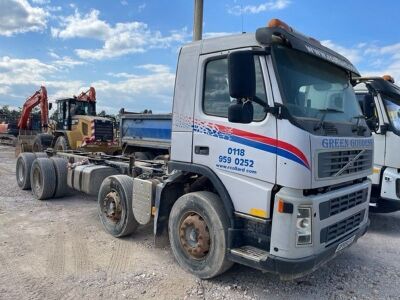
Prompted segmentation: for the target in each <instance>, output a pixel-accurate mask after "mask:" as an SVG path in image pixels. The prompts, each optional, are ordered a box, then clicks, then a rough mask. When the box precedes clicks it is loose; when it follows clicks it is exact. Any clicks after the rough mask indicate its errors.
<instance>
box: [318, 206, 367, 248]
mask: <svg viewBox="0 0 400 300" xmlns="http://www.w3.org/2000/svg"><path fill="white" fill-rule="evenodd" d="M364 215H365V209H364V210H362V211H360V212H358V213H356V214H354V215H352V216H350V217H348V218H347V219H344V220H342V221H339V222H337V223H335V224H333V225H330V226H328V227H325V228H323V229H322V230H321V232H320V243H321V244H322V243H331V242H333V241H335V240H336V239H337V238H339V237H341V236H342V235H345V234H346V233H350V232H351V231H353V230H354V229H356V228H357V227H358V226H359V225H360V224H361V222H362V221H363V219H364Z"/></svg>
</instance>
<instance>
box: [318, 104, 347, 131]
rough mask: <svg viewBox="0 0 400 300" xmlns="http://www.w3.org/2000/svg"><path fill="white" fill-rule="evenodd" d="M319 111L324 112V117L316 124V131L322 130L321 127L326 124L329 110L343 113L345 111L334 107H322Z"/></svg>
mask: <svg viewBox="0 0 400 300" xmlns="http://www.w3.org/2000/svg"><path fill="white" fill-rule="evenodd" d="M319 111H320V112H322V117H321V119H320V120H319V122H318V123H317V124H315V126H314V131H317V130H320V129H321V127H323V126H324V121H325V117H326V115H327V114H328V112H334V113H343V111H341V110H338V109H334V108H326V109H320V110H319Z"/></svg>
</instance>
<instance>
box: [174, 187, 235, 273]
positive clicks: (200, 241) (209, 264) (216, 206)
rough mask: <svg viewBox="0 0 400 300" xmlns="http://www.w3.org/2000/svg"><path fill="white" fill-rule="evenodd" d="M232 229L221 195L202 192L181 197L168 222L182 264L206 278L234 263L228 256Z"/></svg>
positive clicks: (176, 254)
mask: <svg viewBox="0 0 400 300" xmlns="http://www.w3.org/2000/svg"><path fill="white" fill-rule="evenodd" d="M228 227H229V219H228V216H227V214H226V212H225V209H224V207H223V206H222V204H221V199H220V198H219V197H218V196H217V195H215V194H213V193H210V192H205V191H201V192H194V193H188V194H185V195H183V196H182V197H180V198H179V199H178V200H177V201H176V202H175V203H174V206H173V207H172V210H171V214H170V216H169V222H168V229H169V239H170V243H171V248H172V252H173V253H174V256H175V258H176V260H177V261H178V263H179V265H180V266H181V267H182V268H184V269H185V270H187V271H189V272H190V273H192V274H194V275H196V276H197V277H199V278H202V279H208V278H212V277H215V276H217V275H219V274H221V273H223V272H225V271H226V270H228V269H229V268H230V267H231V266H232V264H233V263H232V262H230V261H228V259H227V257H226V254H227V236H228Z"/></svg>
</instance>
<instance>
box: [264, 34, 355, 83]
mask: <svg viewBox="0 0 400 300" xmlns="http://www.w3.org/2000/svg"><path fill="white" fill-rule="evenodd" d="M256 39H257V41H258V42H259V43H260V44H262V45H266V46H267V45H272V44H277V43H284V44H285V45H288V46H290V47H291V48H293V49H296V50H299V51H302V52H305V53H307V54H311V55H314V56H316V57H318V58H320V59H323V60H325V61H327V62H330V63H332V64H335V65H337V66H338V67H340V68H342V69H345V70H347V71H348V72H350V73H351V74H352V77H353V76H360V73H359V72H358V70H357V69H356V67H355V66H354V65H353V64H352V63H351V62H350V61H349V60H348V59H347V58H345V57H344V56H342V55H340V54H339V53H337V52H335V51H333V50H331V49H329V48H327V47H325V46H323V45H322V44H321V43H319V42H318V41H317V40H315V39H313V38H310V37H307V36H305V35H302V34H300V33H298V32H295V31H291V32H289V31H287V30H285V29H283V28H281V27H262V28H259V29H257V31H256Z"/></svg>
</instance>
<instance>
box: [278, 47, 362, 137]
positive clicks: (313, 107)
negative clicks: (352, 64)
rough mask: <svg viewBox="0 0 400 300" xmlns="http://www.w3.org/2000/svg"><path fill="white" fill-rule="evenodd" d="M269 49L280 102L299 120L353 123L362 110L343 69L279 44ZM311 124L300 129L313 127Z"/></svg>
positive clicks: (311, 129) (300, 121)
mask: <svg viewBox="0 0 400 300" xmlns="http://www.w3.org/2000/svg"><path fill="white" fill-rule="evenodd" d="M273 53H274V59H275V64H276V70H277V73H278V77H279V79H280V87H281V94H282V98H283V102H284V105H285V107H286V108H287V111H288V113H289V114H290V115H291V116H292V117H293V118H294V119H295V120H296V121H297V122H298V123H299V124H301V123H303V122H304V121H308V123H309V122H313V123H314V122H315V124H319V123H321V122H331V123H348V124H349V125H351V124H352V125H354V124H356V122H357V119H359V118H360V115H361V114H362V112H361V110H360V107H359V105H358V103H357V98H356V95H355V93H354V90H353V87H352V86H351V84H350V83H349V78H348V76H347V74H346V72H345V71H344V70H342V69H340V68H339V67H336V66H335V65H332V64H330V63H328V62H325V61H323V60H321V59H318V58H316V57H313V56H311V55H307V54H305V53H303V52H300V51H297V50H293V49H289V48H287V47H284V46H280V45H278V46H275V47H274V48H273ZM315 126H317V127H318V128H319V127H321V126H318V125H315ZM315 126H314V127H313V126H311V127H308V129H307V128H304V129H307V130H310V131H315V130H313V129H315V128H316V127H315Z"/></svg>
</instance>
